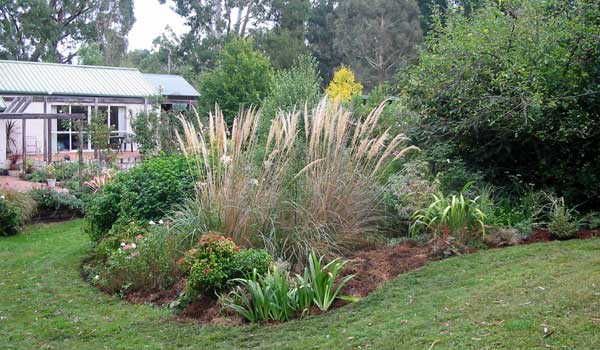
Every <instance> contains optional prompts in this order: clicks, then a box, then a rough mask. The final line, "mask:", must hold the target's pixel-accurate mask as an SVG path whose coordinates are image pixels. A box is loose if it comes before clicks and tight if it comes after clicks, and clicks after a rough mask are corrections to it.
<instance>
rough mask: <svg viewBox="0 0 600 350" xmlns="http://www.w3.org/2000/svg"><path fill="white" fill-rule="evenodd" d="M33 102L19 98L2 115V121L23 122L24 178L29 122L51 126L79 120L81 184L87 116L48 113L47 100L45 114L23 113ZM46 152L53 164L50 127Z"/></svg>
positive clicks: (47, 158) (29, 98)
mask: <svg viewBox="0 0 600 350" xmlns="http://www.w3.org/2000/svg"><path fill="white" fill-rule="evenodd" d="M31 101H33V98H32V97H22V98H17V99H15V100H13V101H12V103H11V104H10V105H9V106H8V107H7V108H6V110H5V111H4V112H3V113H0V120H21V122H22V124H21V129H22V130H21V136H22V142H23V143H22V146H21V147H22V152H23V169H22V170H23V177H25V174H26V172H27V144H26V133H27V120H33V119H43V120H47V121H48V125H50V122H51V120H53V119H56V120H78V121H79V147H78V150H77V157H78V160H79V172H80V174H79V175H80V176H79V177H80V182H81V171H82V169H83V120H86V119H87V115H86V114H83V113H75V114H58V113H46V112H47V105H48V103H47V100H46V101H45V103H44V113H23V111H24V110H25V109H27V107H28V106H29V104H30V103H31ZM44 152H47V153H46V154H45V157H44V158H46V161H47V164H50V163H52V128H50V127H48V140H47V148H46V150H45V151H44Z"/></svg>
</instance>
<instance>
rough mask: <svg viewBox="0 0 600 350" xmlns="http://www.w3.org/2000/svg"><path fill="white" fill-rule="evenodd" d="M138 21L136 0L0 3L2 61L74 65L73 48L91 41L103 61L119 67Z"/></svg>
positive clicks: (22, 0) (0, 55) (15, 0)
mask: <svg viewBox="0 0 600 350" xmlns="http://www.w3.org/2000/svg"><path fill="white" fill-rule="evenodd" d="M134 22H135V17H134V14H133V1H132V0H120V1H112V0H94V1H78V0H61V1H30V0H14V1H1V2H0V42H1V43H2V45H1V46H0V59H13V60H19V61H45V62H61V63H63V62H71V61H72V60H73V57H74V56H75V55H76V52H73V50H72V49H73V48H77V47H78V46H79V44H82V43H84V42H92V43H94V45H95V51H96V52H94V56H96V58H97V59H98V60H101V63H103V64H107V65H116V64H118V63H119V62H120V58H121V56H122V55H123V53H124V52H125V51H126V48H127V34H128V32H129V30H130V29H131V27H132V26H133V23H134ZM84 47H86V46H84ZM84 51H86V50H84ZM89 56H90V55H89V50H87V52H85V53H84V57H87V58H89ZM93 63H100V62H93Z"/></svg>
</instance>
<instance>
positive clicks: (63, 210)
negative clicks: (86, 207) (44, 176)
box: [29, 188, 83, 217]
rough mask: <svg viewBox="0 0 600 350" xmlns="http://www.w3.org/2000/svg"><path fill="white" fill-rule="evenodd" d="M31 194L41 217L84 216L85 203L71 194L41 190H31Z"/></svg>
mask: <svg viewBox="0 0 600 350" xmlns="http://www.w3.org/2000/svg"><path fill="white" fill-rule="evenodd" d="M29 194H30V195H31V197H32V198H33V199H34V200H35V201H36V203H37V210H38V215H39V216H41V217H54V216H57V215H60V216H72V217H75V216H81V215H82V214H83V202H82V201H81V199H79V198H77V197H75V196H73V195H71V194H69V193H65V192H57V191H53V190H50V189H47V188H39V189H33V190H31V191H30V192H29Z"/></svg>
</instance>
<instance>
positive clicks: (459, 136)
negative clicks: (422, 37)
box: [399, 0, 600, 206]
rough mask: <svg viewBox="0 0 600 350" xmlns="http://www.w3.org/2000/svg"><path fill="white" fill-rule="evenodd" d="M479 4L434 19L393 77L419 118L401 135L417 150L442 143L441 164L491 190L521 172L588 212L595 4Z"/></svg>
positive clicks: (592, 176) (593, 177)
mask: <svg viewBox="0 0 600 350" xmlns="http://www.w3.org/2000/svg"><path fill="white" fill-rule="evenodd" d="M484 3H485V5H484V6H483V7H482V9H480V10H477V11H475V12H473V13H472V14H471V15H469V16H467V15H464V14H463V12H462V11H448V12H446V13H445V14H443V18H442V15H441V16H439V17H437V18H436V19H435V20H434V21H433V22H434V23H433V31H432V32H431V34H432V35H430V36H429V38H428V40H427V41H426V43H425V44H424V47H423V49H422V51H421V57H420V59H419V61H418V64H417V65H415V66H413V67H412V68H411V69H409V72H403V74H402V75H400V76H399V78H400V79H401V80H402V82H401V84H400V85H401V87H402V90H403V92H404V93H405V94H406V95H407V96H409V98H408V101H410V102H411V107H413V108H414V109H415V110H416V111H417V112H419V113H420V114H421V115H422V117H421V118H420V119H419V123H418V127H417V128H414V129H413V130H414V133H412V134H411V135H409V136H411V138H413V140H414V142H415V143H416V144H417V145H418V146H420V147H421V148H423V149H427V148H430V147H433V146H436V145H439V144H442V145H444V144H447V143H449V144H451V145H452V153H451V155H450V157H447V158H448V159H451V160H452V159H454V158H455V157H460V158H462V160H463V161H464V162H465V165H466V166H467V168H468V169H471V170H474V171H480V172H481V173H482V174H484V175H485V176H486V178H487V180H489V181H491V182H493V183H495V184H496V185H511V183H510V181H507V180H508V177H507V173H512V174H522V175H523V177H524V180H525V181H526V182H528V183H533V184H535V185H536V187H538V188H546V187H551V188H554V189H555V190H556V191H559V192H560V193H561V194H562V195H564V196H565V197H566V199H567V202H570V203H581V202H584V201H587V205H590V206H597V205H598V203H599V201H600V195H599V194H600V192H599V190H600V187H599V186H598V184H599V183H600V176H599V174H600V158H599V157H600V152H598V148H597V147H596V145H598V144H600V132H599V130H600V129H599V127H600V124H599V123H598V122H597V121H598V116H599V114H598V113H599V109H598V108H597V106H598V103H599V101H600V94H597V93H595V91H597V86H598V77H599V74H598V72H599V66H598V60H599V57H600V46H599V45H598V40H597V37H596V36H595V33H598V31H600V23H599V22H598V21H597V18H598V17H599V16H600V8H599V7H598V6H597V2H595V1H588V0H576V1H567V2H565V1H561V0H549V1H501V2H497V1H493V2H492V1H487V2H484ZM573 154H577V157H573ZM574 169H576V171H573V170H574ZM444 190H446V189H444Z"/></svg>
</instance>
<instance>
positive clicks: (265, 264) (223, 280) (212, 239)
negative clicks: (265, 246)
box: [180, 233, 272, 296]
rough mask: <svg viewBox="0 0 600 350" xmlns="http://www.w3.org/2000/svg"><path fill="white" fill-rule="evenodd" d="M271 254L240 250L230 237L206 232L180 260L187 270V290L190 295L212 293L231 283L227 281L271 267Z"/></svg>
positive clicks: (263, 271)
mask: <svg viewBox="0 0 600 350" xmlns="http://www.w3.org/2000/svg"><path fill="white" fill-rule="evenodd" d="M271 262H272V259H271V256H270V255H269V254H268V253H266V252H265V251H261V250H255V249H240V248H239V247H238V246H236V244H235V243H234V242H233V240H231V239H230V238H225V237H223V236H221V235H218V234H214V233H207V234H205V235H204V236H202V238H200V243H199V245H198V246H197V247H196V248H192V249H191V250H189V251H188V252H187V253H186V254H185V257H184V259H183V260H182V261H181V262H180V264H181V265H182V267H183V269H184V270H185V271H187V272H188V273H189V276H188V279H187V282H188V285H187V287H188V291H189V292H190V293H191V294H192V295H197V294H203V295H207V296H212V295H214V293H215V292H219V291H222V290H224V289H226V288H227V287H230V286H231V283H230V282H231V281H232V280H234V279H236V278H241V277H244V276H247V275H249V274H251V273H252V271H253V270H257V271H258V272H259V273H261V274H262V273H265V272H266V271H268V269H269V267H270V266H271Z"/></svg>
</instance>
